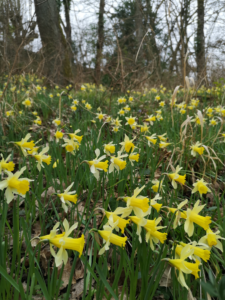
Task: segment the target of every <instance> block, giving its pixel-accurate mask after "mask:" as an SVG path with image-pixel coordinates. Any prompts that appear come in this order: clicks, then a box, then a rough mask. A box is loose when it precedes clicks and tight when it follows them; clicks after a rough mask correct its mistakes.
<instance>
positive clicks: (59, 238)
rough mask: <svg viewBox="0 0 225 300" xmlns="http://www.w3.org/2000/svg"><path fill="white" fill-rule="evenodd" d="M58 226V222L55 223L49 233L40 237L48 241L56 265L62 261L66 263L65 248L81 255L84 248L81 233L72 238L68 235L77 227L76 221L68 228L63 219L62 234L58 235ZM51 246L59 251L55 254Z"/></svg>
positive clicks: (66, 222) (66, 254)
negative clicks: (76, 237)
mask: <svg viewBox="0 0 225 300" xmlns="http://www.w3.org/2000/svg"><path fill="white" fill-rule="evenodd" d="M58 226H59V223H57V224H56V225H55V226H54V228H53V231H51V233H50V235H45V236H41V237H40V240H41V241H46V240H47V241H49V243H50V252H51V254H52V256H53V257H54V258H55V264H56V267H58V266H60V265H61V264H62V263H63V262H64V264H65V265H66V263H67V261H68V253H67V251H66V249H67V250H75V251H77V252H79V256H81V254H82V252H83V249H84V244H85V240H84V235H83V234H82V236H81V237H80V238H78V239H73V238H70V237H69V235H70V234H71V233H72V231H73V230H75V229H76V228H77V226H78V223H75V224H74V225H73V226H72V227H70V228H69V223H68V221H67V220H66V219H65V220H64V221H63V226H64V228H65V232H63V233H62V234H59V235H57V234H56V229H57V228H58ZM53 246H55V247H57V248H59V251H58V253H57V254H56V253H55V251H54V249H53Z"/></svg>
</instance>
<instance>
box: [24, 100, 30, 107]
mask: <svg viewBox="0 0 225 300" xmlns="http://www.w3.org/2000/svg"><path fill="white" fill-rule="evenodd" d="M22 104H23V105H24V106H26V107H31V104H32V103H31V101H30V100H29V99H26V100H24V101H23V102H22Z"/></svg>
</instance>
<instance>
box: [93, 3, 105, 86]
mask: <svg viewBox="0 0 225 300" xmlns="http://www.w3.org/2000/svg"><path fill="white" fill-rule="evenodd" d="M104 10H105V0H100V3H99V16H98V41H97V51H96V62H95V81H96V84H97V85H99V84H100V81H101V61H102V52H103V45H104Z"/></svg>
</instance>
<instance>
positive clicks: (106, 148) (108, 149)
mask: <svg viewBox="0 0 225 300" xmlns="http://www.w3.org/2000/svg"><path fill="white" fill-rule="evenodd" d="M115 151H116V148H115V144H113V142H110V143H108V144H105V145H104V152H105V153H106V154H107V155H111V154H113V153H115Z"/></svg>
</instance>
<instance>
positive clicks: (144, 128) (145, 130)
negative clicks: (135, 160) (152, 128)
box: [141, 122, 149, 133]
mask: <svg viewBox="0 0 225 300" xmlns="http://www.w3.org/2000/svg"><path fill="white" fill-rule="evenodd" d="M147 125H148V124H147V123H145V122H144V125H141V133H143V132H147V131H148V130H149V126H147Z"/></svg>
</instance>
